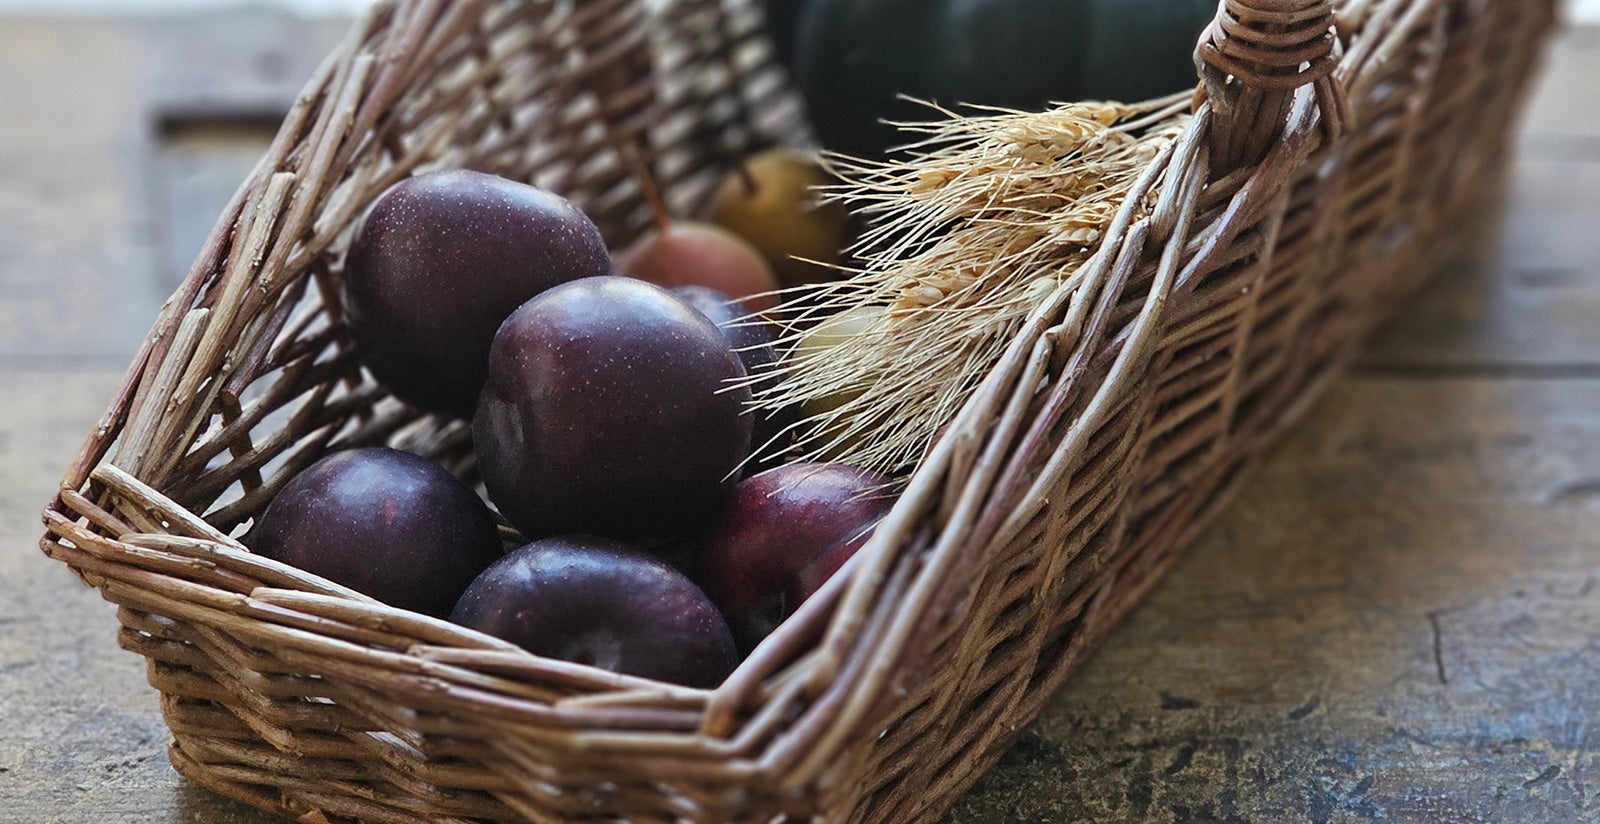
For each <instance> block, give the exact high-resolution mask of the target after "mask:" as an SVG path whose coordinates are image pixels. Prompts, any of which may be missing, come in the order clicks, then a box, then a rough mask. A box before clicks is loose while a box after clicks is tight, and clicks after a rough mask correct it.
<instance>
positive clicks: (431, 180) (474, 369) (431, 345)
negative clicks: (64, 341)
mask: <svg viewBox="0 0 1600 824" xmlns="http://www.w3.org/2000/svg"><path fill="white" fill-rule="evenodd" d="M610 273H611V259H610V257H609V255H608V254H607V252H606V246H605V241H603V240H601V238H600V231H599V230H598V229H596V228H595V225H594V224H593V223H592V222H590V220H589V218H588V217H586V216H584V214H583V212H582V211H580V210H579V209H578V208H577V207H576V206H573V205H572V204H571V203H569V202H567V201H566V200H565V199H563V198H561V197H559V196H557V195H554V194H551V193H550V192H547V191H544V190H543V189H539V188H536V187H533V186H528V185H525V184H522V183H517V182H515V181H511V180H507V179H505V178H502V177H496V176H494V175H487V174H482V173H479V172H470V171H462V170H456V171H444V172H431V173H428V174H423V175H418V176H417V177H413V178H409V179H407V180H403V181H401V182H399V183H396V184H395V185H394V186H392V187H390V188H389V189H388V191H386V192H384V193H383V194H382V195H381V196H379V198H378V200H377V202H375V203H374V204H373V205H372V209H371V211H369V212H368V213H367V216H366V218H365V219H364V220H363V221H362V223H361V227H360V228H359V229H358V230H357V232H356V236H355V239H354V241H353V242H352V243H351V246H350V254H349V256H348V258H347V259H346V262H345V275H344V301H345V312H346V315H347V317H348V319H349V323H350V331H351V334H352V335H353V336H354V337H355V339H356V345H357V348H358V349H359V351H360V353H361V358H362V361H363V362H364V363H365V364H366V365H367V367H368V368H369V369H371V370H372V374H373V375H375V376H377V378H378V380H379V381H382V382H383V384H384V385H385V386H387V387H388V388H389V389H390V391H392V392H394V394H395V395H396V396H397V397H399V398H401V399H402V400H405V401H408V402H410V403H412V404H414V405H416V406H418V407H420V408H422V409H426V410H429V411H433V412H446V413H450V414H453V415H458V416H461V417H470V416H471V415H472V413H473V411H474V410H475V408H476V406H477V403H478V394H479V392H480V390H481V389H482V388H483V381H484V378H485V376H486V375H487V374H488V371H489V344H490V342H491V341H493V340H494V334H495V330H497V329H499V328H500V323H501V322H502V321H504V320H505V319H506V317H507V316H508V315H510V314H511V313H512V312H513V311H515V310H516V308H517V307H518V306H521V305H522V304H523V302H525V301H526V300H528V298H531V297H533V296H534V295H537V294H539V293H540V292H543V291H544V290H546V289H548V288H550V287H551V286H555V285H556V284H558V283H565V282H567V281H569V280H574V279H576V278H582V277H591V276H595V275H608V274H610Z"/></svg>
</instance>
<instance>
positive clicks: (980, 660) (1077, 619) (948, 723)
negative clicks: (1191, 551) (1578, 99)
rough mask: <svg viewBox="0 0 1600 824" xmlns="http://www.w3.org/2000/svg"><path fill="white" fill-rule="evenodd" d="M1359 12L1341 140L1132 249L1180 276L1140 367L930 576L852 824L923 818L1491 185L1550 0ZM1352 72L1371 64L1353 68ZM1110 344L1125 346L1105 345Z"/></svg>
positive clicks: (1239, 186) (1114, 614) (871, 738)
mask: <svg viewBox="0 0 1600 824" xmlns="http://www.w3.org/2000/svg"><path fill="white" fill-rule="evenodd" d="M1306 5H1312V4H1306ZM1374 5H1375V6H1380V7H1381V8H1376V9H1373V10H1372V11H1373V12H1374V16H1373V17H1370V18H1368V20H1369V25H1368V26H1366V27H1364V28H1362V29H1360V30H1358V31H1355V32H1351V33H1349V34H1348V37H1349V39H1350V40H1351V41H1352V42H1355V43H1359V44H1361V45H1362V46H1366V47H1367V49H1370V51H1367V50H1363V52H1361V53H1354V54H1351V55H1346V59H1345V60H1344V61H1343V62H1341V63H1340V64H1339V65H1338V71H1337V73H1334V72H1332V71H1330V72H1329V73H1328V74H1323V75H1320V76H1321V77H1327V78H1330V79H1331V80H1332V81H1336V82H1337V83H1338V84H1339V85H1344V86H1347V87H1348V88H1349V89H1351V90H1352V92H1353V96H1352V97H1351V98H1350V99H1349V108H1348V110H1347V111H1343V114H1344V115H1345V116H1348V117H1349V118H1350V120H1351V121H1353V122H1354V123H1355V124H1356V125H1355V128H1354V130H1353V131H1352V132H1351V133H1349V134H1348V135H1347V139H1344V140H1339V141H1336V142H1332V143H1326V144H1324V145H1322V147H1321V148H1320V149H1319V150H1318V151H1316V152H1315V153H1314V154H1312V155H1311V156H1309V157H1307V158H1305V159H1304V160H1298V159H1296V160H1295V161H1292V162H1289V163H1288V164H1287V165H1285V166H1283V167H1280V168H1276V169H1275V168H1273V166H1274V160H1273V158H1272V157H1271V156H1269V157H1268V158H1267V159H1266V161H1265V162H1264V163H1263V164H1262V165H1261V166H1260V167H1258V168H1254V169H1251V171H1250V174H1251V177H1252V178H1253V180H1254V181H1261V180H1268V179H1271V178H1273V177H1274V176H1276V175H1283V177H1284V178H1286V180H1285V182H1284V183H1282V184H1278V185H1275V186H1273V187H1269V191H1272V192H1277V194H1275V195H1269V196H1268V197H1267V198H1265V199H1262V200H1260V201H1258V203H1257V204H1256V205H1255V206H1253V207H1251V208H1245V209H1241V210H1239V211H1238V212H1237V213H1235V214H1232V215H1230V214H1229V213H1228V212H1227V211H1226V208H1227V204H1228V203H1230V202H1231V203H1233V204H1238V203H1240V200H1239V198H1240V197H1241V196H1243V195H1244V194H1245V193H1246V192H1247V190H1248V189H1249V188H1250V187H1251V186H1252V185H1255V184H1254V183H1253V182H1251V181H1240V180H1234V179H1231V178H1230V176H1229V175H1227V174H1225V173H1224V174H1221V175H1214V176H1213V180H1212V182H1211V184H1210V188H1209V189H1208V190H1207V191H1205V192H1203V193H1200V194H1198V195H1197V196H1196V197H1195V198H1194V200H1193V207H1192V208H1193V212H1194V214H1195V220H1194V223H1193V231H1192V233H1190V234H1187V235H1184V234H1181V233H1180V234H1175V235H1174V236H1173V237H1172V238H1171V239H1170V240H1168V241H1167V242H1166V243H1165V244H1163V245H1161V246H1159V247H1156V248H1155V249H1153V250H1152V252H1154V253H1160V252H1163V251H1171V252H1177V253H1179V254H1180V255H1181V258H1180V260H1181V261H1182V263H1181V266H1180V272H1179V274H1178V276H1177V277H1176V278H1175V279H1174V281H1173V284H1172V288H1171V291H1170V293H1168V295H1167V299H1166V305H1165V307H1164V316H1163V318H1162V323H1161V334H1160V340H1159V342H1158V343H1156V344H1155V345H1154V346H1153V347H1152V351H1151V353H1150V356H1149V360H1148V364H1147V366H1146V368H1145V369H1144V370H1142V371H1140V372H1138V373H1137V374H1138V375H1139V380H1138V381H1136V382H1132V383H1130V384H1129V388H1128V391H1125V392H1123V393H1122V394H1120V395H1119V396H1118V397H1116V398H1114V399H1111V400H1109V401H1108V402H1107V407H1106V410H1107V411H1106V413H1105V418H1104V421H1105V423H1104V424H1103V425H1100V426H1098V427H1095V428H1094V429H1093V431H1092V432H1089V433H1086V434H1085V436H1084V440H1083V441H1082V443H1083V446H1082V447H1081V450H1079V451H1070V452H1069V451H1064V450H1063V446H1062V444H1063V443H1067V442H1068V437H1070V430H1069V431H1068V433H1066V434H1067V436H1068V437H1060V439H1057V440H1055V441H1054V443H1055V444H1056V447H1055V449H1056V451H1054V452H1053V453H1049V454H1048V458H1049V460H1051V461H1063V462H1065V463H1068V464H1069V465H1070V466H1071V467H1072V470H1071V472H1070V473H1069V474H1067V475H1064V476H1063V477H1062V478H1061V480H1060V481H1059V482H1058V483H1056V484H1054V485H1052V486H1050V487H1048V488H1047V489H1045V490H1043V491H1042V495H1043V497H1046V498H1048V500H1049V507H1048V508H1047V509H1042V510H1040V511H1039V514H1037V515H1034V516H1032V517H1030V518H1028V519H1027V520H1026V521H1023V522H1020V523H1019V524H1018V526H1017V527H1016V531H1015V533H1014V535H1012V537H1010V539H1009V540H1008V541H1006V542H1005V543H1003V544H1001V545H999V546H991V547H989V548H988V549H986V550H985V553H984V555H983V556H982V559H981V560H980V561H977V562H974V563H972V564H970V565H968V566H961V567H957V568H956V570H955V571H954V572H953V573H951V575H952V578H959V577H960V576H961V575H962V574H963V573H972V574H974V575H977V576H980V582H979V583H976V584H975V585H974V587H973V590H974V591H973V592H972V593H971V594H970V595H966V596H962V597H960V598H956V599H952V601H951V602H950V603H951V604H952V605H953V606H950V607H949V610H950V613H951V614H950V616H949V617H947V618H945V622H946V625H945V626H944V627H939V626H937V625H936V626H935V627H934V628H933V629H931V630H928V629H924V630H922V631H923V632H925V633H926V634H927V635H928V636H930V637H931V638H932V639H934V640H932V641H930V642H929V643H930V644H943V645H944V646H935V647H934V648H933V649H932V650H929V651H926V652H924V651H923V650H920V649H917V648H913V649H912V653H911V654H913V655H915V654H918V653H921V654H922V658H921V660H920V661H912V662H906V661H902V663H901V664H900V666H903V667H904V668H905V670H906V672H908V673H910V675H909V676H908V677H906V678H904V679H899V680H894V681H891V686H890V689H891V690H892V691H894V694H895V696H896V699H897V701H898V704H897V706H896V707H895V709H894V710H892V711H891V712H890V713H889V714H888V715H887V717H886V718H883V719H874V720H872V721H870V722H863V727H862V728H861V729H860V730H858V733H859V734H858V736H857V737H856V738H854V739H853V740H855V741H857V742H862V743H859V744H858V746H857V747H856V752H855V753H854V754H853V755H852V757H849V758H846V759H841V763H844V764H848V765H849V766H847V767H843V768H841V769H840V771H839V775H840V776H843V775H848V774H862V775H867V776H871V778H870V779H868V780H867V781H864V782H861V783H859V784H857V785H855V787H854V792H856V793H859V794H860V799H859V803H856V801H857V800H856V799H852V800H851V801H850V802H841V804H840V805H839V806H840V808H852V809H854V810H855V811H856V812H855V814H854V815H853V817H852V820H855V821H863V822H865V821H913V820H921V818H922V817H924V816H926V815H929V814H932V813H933V812H935V811H937V810H940V809H943V808H944V807H945V806H946V805H947V804H948V803H950V802H951V801H952V800H953V799H954V797H955V795H956V794H957V793H959V792H960V791H961V790H963V789H964V788H965V787H966V786H968V785H969V784H970V782H971V781H972V780H973V779H974V778H975V777H976V776H977V775H978V774H979V773H981V771H982V770H983V769H985V768H987V766H988V765H990V764H992V763H993V761H994V760H995V759H996V758H998V756H999V754H1000V753H1001V752H1002V751H1003V748H1004V745H1005V744H1006V743H1008V742H1009V741H1010V740H1011V739H1012V738H1013V736H1014V735H1015V734H1016V733H1017V732H1018V731H1019V730H1020V729H1021V727H1022V725H1023V724H1024V723H1025V722H1026V721H1027V720H1028V719H1031V718H1032V717H1033V716H1034V715H1035V714H1036V713H1037V712H1038V711H1039V709H1040V708H1041V707H1042V705H1043V702H1044V701H1045V700H1047V699H1048V696H1049V695H1050V693H1051V692H1052V690H1053V689H1054V688H1055V687H1056V686H1058V685H1059V684H1060V683H1061V682H1062V680H1063V679H1064V678H1065V677H1066V676H1067V675H1068V674H1069V673H1070V672H1071V671H1072V670H1073V669H1074V668H1075V666H1076V665H1077V664H1078V663H1079V662H1081V661H1082V660H1083V657H1084V655H1085V653H1086V652H1087V651H1089V650H1092V649H1093V648H1094V646H1095V645H1097V644H1098V643H1099V641H1100V640H1101V639H1102V638H1103V637H1104V636H1105V634H1106V633H1107V632H1109V630H1110V628H1111V627H1113V626H1114V625H1115V622H1116V620H1117V619H1118V618H1119V617H1120V616H1121V615H1122V614H1123V613H1124V612H1125V611H1126V610H1127V609H1128V608H1130V607H1131V606H1132V604H1134V603H1135V602H1136V601H1137V600H1138V598H1139V597H1140V596H1141V595H1142V594H1143V592H1144V591H1145V590H1147V589H1148V588H1149V587H1150V586H1151V585H1153V583H1154V582H1155V581H1156V580H1157V579H1158V578H1159V575H1160V574H1161V572H1163V571H1164V570H1165V569H1166V568H1167V567H1168V566H1169V565H1170V564H1171V562H1172V561H1173V559H1174V558H1175V554H1174V553H1175V551H1176V550H1177V549H1178V548H1179V547H1181V546H1182V545H1184V544H1185V543H1186V542H1188V541H1189V540H1191V539H1192V538H1193V537H1194V536H1195V535H1196V534H1197V533H1198V531H1199V530H1200V529H1202V528H1203V527H1204V526H1205V525H1206V523H1207V522H1208V521H1209V520H1210V519H1211V517H1212V516H1213V515H1214V514H1215V512H1216V511H1217V510H1218V508H1219V507H1220V506H1222V505H1223V504H1224V503H1225V502H1226V500H1227V499H1228V496H1229V494H1230V493H1231V491H1232V490H1233V489H1234V488H1235V487H1236V486H1237V483H1238V482H1239V481H1240V480H1241V479H1242V478H1243V477H1244V476H1245V470H1246V469H1248V467H1249V466H1250V464H1251V463H1252V461H1253V460H1254V458H1255V456H1256V455H1257V454H1258V453H1259V451H1260V450H1261V449H1262V448H1264V446H1265V445H1266V444H1268V443H1270V442H1271V441H1272V440H1273V438H1274V437H1275V436H1276V435H1277V433H1279V432H1280V431H1281V430H1282V429H1283V428H1284V427H1285V426H1287V425H1289V424H1290V423H1292V422H1293V421H1294V420H1295V419H1296V418H1298V417H1299V415H1300V414H1301V413H1302V412H1303V411H1304V410H1305V409H1306V408H1307V406H1308V405H1309V403H1310V402H1311V401H1312V400H1313V399H1314V398H1315V397H1316V395H1317V393H1318V391H1319V390H1320V389H1321V387H1322V386H1324V385H1325V384H1326V383H1327V381H1328V380H1329V379H1331V378H1332V377H1333V376H1335V375H1336V374H1337V373H1338V371H1339V370H1340V368H1342V366H1343V365H1344V364H1345V363H1346V362H1347V361H1348V359H1349V358H1350V357H1351V355H1352V354H1353V353H1354V351H1355V345H1356V344H1357V343H1358V342H1359V340H1360V339H1361V337H1362V336H1363V335H1365V334H1366V332H1367V331H1368V330H1369V329H1370V328H1371V327H1372V326H1373V325H1374V324H1375V323H1377V322H1378V321H1380V320H1381V319H1382V318H1384V317H1385V316H1387V315H1388V314H1389V313H1390V312H1391V311H1392V310H1393V309H1394V308H1395V306H1396V305H1397V302H1398V301H1399V300H1400V299H1401V298H1403V297H1404V296H1406V295H1407V294H1409V292H1411V291H1412V290H1414V289H1415V288H1416V287H1417V286H1418V285H1419V284H1420V283H1421V281H1422V279H1423V277H1424V276H1426V275H1427V274H1428V273H1429V272H1431V271H1433V270H1434V269H1435V268H1436V267H1437V266H1438V265H1439V264H1440V263H1441V262H1442V259H1443V257H1444V256H1445V255H1447V254H1448V253H1449V251H1450V250H1451V249H1452V248H1453V242H1454V241H1455V239H1456V238H1455V236H1454V235H1455V230H1456V229H1457V228H1458V226H1459V224H1460V222H1461V220H1462V217H1463V215H1464V214H1465V213H1466V212H1467V210H1469V209H1470V208H1471V207H1472V205H1473V204H1474V203H1476V202H1479V201H1480V200H1481V198H1482V196H1483V195H1484V194H1485V193H1486V191H1487V190H1488V189H1489V188H1490V187H1492V186H1493V185H1494V184H1495V183H1496V182H1497V178H1498V170H1499V169H1500V168H1501V167H1502V166H1503V163H1504V148H1505V143H1506V139H1507V135H1508V134H1509V130H1510V124H1511V120H1512V117H1511V115H1512V113H1513V112H1514V109H1515V105H1516V101H1517V100H1519V99H1520V93H1521V91H1522V90H1523V89H1524V88H1525V87H1526V83H1527V78H1528V73H1529V69H1530V68H1531V66H1532V64H1533V62H1534V57H1535V56H1536V54H1537V49H1538V44H1539V43H1540V42H1541V41H1542V39H1543V37H1544V35H1545V34H1546V33H1547V32H1548V30H1549V28H1550V26H1551V23H1552V22H1553V12H1554V4H1553V3H1524V2H1500V3H1468V2H1438V3H1402V2H1394V3H1389V4H1374ZM1384 21H1387V22H1384ZM1380 24H1381V25H1380ZM1352 51H1354V50H1352ZM1370 53H1376V54H1382V55H1383V56H1384V57H1383V60H1382V61H1381V62H1378V63H1372V62H1366V63H1363V62H1357V61H1356V60H1352V59H1351V58H1361V57H1362V55H1363V54H1370ZM1469 67H1472V68H1469ZM1301 70H1302V71H1310V68H1309V66H1301ZM1269 109H1271V107H1261V108H1260V109H1258V111H1260V110H1269ZM1341 110H1343V107H1341ZM1323 111H1324V114H1325V115H1326V113H1327V112H1328V111H1329V107H1325V108H1324V109H1323ZM1292 135H1293V129H1292V128H1291V136H1290V137H1288V138H1285V139H1286V140H1289V141H1292V140H1294V137H1293V136H1292ZM1268 143H1269V144H1272V145H1273V146H1274V147H1276V146H1282V145H1283V143H1282V142H1281V141H1268ZM1213 145H1216V144H1215V143H1213ZM1270 150H1272V149H1269V151H1270ZM1248 154H1249V153H1248V152H1245V155H1248ZM1290 156H1291V157H1292V154H1291V155H1290ZM1169 182H1170V178H1169ZM1230 198H1231V199H1232V200H1231V201H1230V200H1229V199H1230ZM1158 210H1159V207H1158ZM1230 220H1233V221H1234V222H1235V228H1236V229H1237V232H1236V234H1235V236H1234V238H1233V240H1232V241H1231V242H1230V243H1228V244H1227V245H1226V246H1225V247H1216V248H1215V249H1214V251H1211V252H1210V253H1209V258H1208V259H1205V261H1204V263H1203V264H1196V263H1195V260H1196V259H1197V258H1199V257H1200V255H1201V254H1202V253H1203V252H1204V250H1205V249H1206V248H1207V247H1206V246H1205V244H1204V238H1206V237H1207V233H1208V232H1210V231H1212V230H1214V229H1216V228H1217V227H1219V226H1220V225H1222V224H1225V223H1227V222H1229V221H1230ZM1133 234H1135V235H1137V227H1135V231H1134V232H1133ZM1153 256H1154V255H1147V256H1146V259H1145V260H1144V261H1142V262H1141V263H1140V264H1139V266H1140V270H1139V271H1140V272H1141V273H1140V274H1134V275H1132V276H1131V277H1130V278H1129V283H1130V288H1129V291H1128V292H1127V293H1126V295H1125V297H1124V299H1123V301H1122V303H1123V304H1124V305H1125V306H1126V307H1127V309H1126V311H1124V312H1123V313H1122V314H1121V315H1120V317H1122V318H1123V319H1124V322H1125V323H1128V322H1131V318H1132V317H1133V313H1135V312H1137V311H1140V310H1142V309H1145V308H1147V307H1148V306H1149V302H1150V300H1151V298H1150V295H1149V291H1148V290H1149V288H1150V287H1149V286H1148V284H1149V283H1151V282H1156V281H1159V276H1158V274H1157V273H1158V271H1159V270H1158V268H1157V267H1158V266H1159V264H1158V262H1157V261H1156V260H1153V259H1150V258H1151V257H1153ZM1128 337H1131V335H1130V334H1128V333H1127V332H1126V327H1124V332H1123V335H1121V336H1119V335H1117V334H1111V335H1108V339H1107V344H1106V345H1108V346H1110V347H1113V348H1114V347H1115V346H1116V345H1117V344H1118V343H1119V342H1120V341H1121V340H1126V339H1127V338H1128ZM1103 351H1104V350H1102V352H1103ZM1097 354H1098V353H1097ZM1099 358H1100V361H1101V363H1102V364H1106V362H1107V361H1109V359H1110V355H1109V354H1099ZM1046 360H1047V359H1044V358H1038V359H1036V360H1035V362H1036V363H1040V362H1045V361H1046ZM1106 366H1107V367H1109V364H1107V365H1106ZM1103 368H1106V367H1103ZM1096 380H1099V379H1098V378H1097V379H1096ZM1058 387H1059V384H1058ZM1046 391H1049V390H1046ZM1058 391H1059V388H1058ZM1085 408H1087V407H1084V406H1080V407H1077V408H1075V409H1074V410H1073V412H1072V414H1073V415H1080V416H1081V415H1082V410H1083V409H1085ZM1069 419H1070V416H1069ZM1077 420H1080V421H1081V420H1082V418H1081V417H1079V418H1078V419H1077ZM1055 434H1056V435H1057V436H1058V437H1059V436H1060V435H1061V434H1062V433H1061V432H1059V430H1058V431H1057V432H1056V433H1055ZM1041 463H1044V461H1043V460H1041ZM1043 471H1044V472H1045V473H1048V472H1049V469H1048V467H1046V468H1045V469H1044V470H1043ZM1013 505H1015V506H1026V505H1027V502H1026V501H1023V502H1021V503H1018V504H1013ZM1002 534H1003V535H1005V534H1009V533H1006V532H1004V531H1003V532H1002ZM919 664H920V666H919ZM880 734H881V735H880ZM868 742H870V743H868Z"/></svg>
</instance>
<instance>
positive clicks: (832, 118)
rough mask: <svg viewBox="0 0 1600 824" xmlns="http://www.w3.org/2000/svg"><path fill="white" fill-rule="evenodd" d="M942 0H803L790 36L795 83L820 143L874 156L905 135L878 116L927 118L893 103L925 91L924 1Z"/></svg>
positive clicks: (927, 71)
mask: <svg viewBox="0 0 1600 824" xmlns="http://www.w3.org/2000/svg"><path fill="white" fill-rule="evenodd" d="M940 2H942V0H810V2H809V3H807V4H806V6H805V8H804V9H803V10H802V11H801V13H800V25H799V28H798V30H797V33H796V40H795V57H794V69H795V82H796V84H797V85H798V86H799V88H800V91H801V94H802V95H803V96H804V97H805V100H806V108H807V110H808V111H809V112H810V115H811V124H812V125H813V126H814V127H815V128H816V130H817V137H818V138H819V139H820V140H821V141H822V145H823V146H825V147H827V148H829V149H833V150H835V151H840V152H845V153H847V154H853V155H858V156H863V157H875V156H878V155H880V154H882V153H883V151H884V150H885V149H886V148H887V147H889V146H891V145H894V144H896V143H903V142H905V141H906V139H907V138H906V137H905V136H904V135H901V134H900V133H899V132H898V131H897V130H895V129H894V128H893V127H890V126H887V125H884V124H883V123H881V122H880V121H881V120H884V119H890V120H926V119H928V110H927V108H926V107H923V106H917V105H913V104H910V103H907V102H906V101H903V100H898V99H897V98H896V95H897V94H899V93H905V94H912V95H926V94H927V92H928V83H927V78H928V76H929V74H930V71H931V65H930V62H929V60H928V57H929V52H930V51H931V50H930V49H929V47H928V42H929V40H930V35H931V32H930V31H929V25H928V24H929V23H930V21H931V18H930V15H929V14H928V8H929V5H930V3H940Z"/></svg>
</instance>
